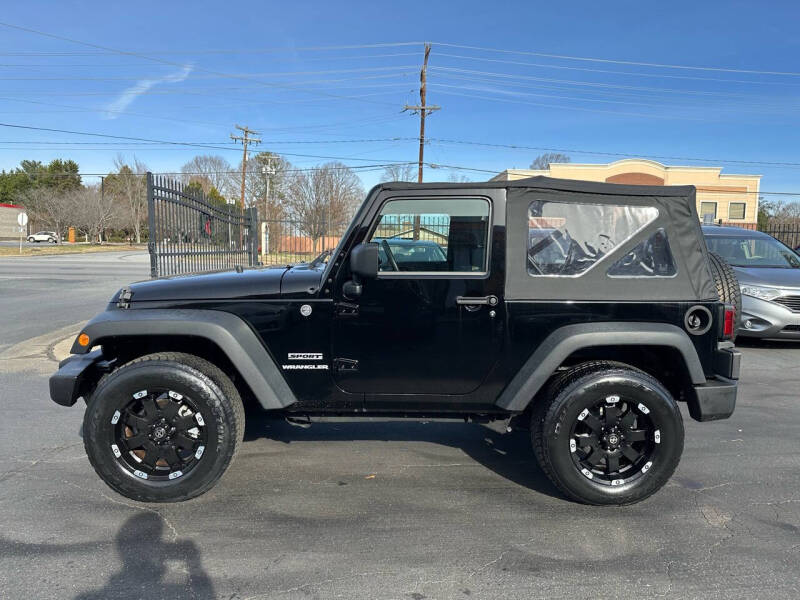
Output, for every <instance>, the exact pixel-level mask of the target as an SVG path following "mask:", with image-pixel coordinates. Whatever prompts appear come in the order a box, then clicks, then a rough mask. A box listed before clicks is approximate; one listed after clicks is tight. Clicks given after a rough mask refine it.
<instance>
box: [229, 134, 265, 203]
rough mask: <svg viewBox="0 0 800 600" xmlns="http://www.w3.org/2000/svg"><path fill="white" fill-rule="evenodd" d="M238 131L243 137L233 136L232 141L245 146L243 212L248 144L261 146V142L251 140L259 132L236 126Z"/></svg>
mask: <svg viewBox="0 0 800 600" xmlns="http://www.w3.org/2000/svg"><path fill="white" fill-rule="evenodd" d="M236 129H238V130H239V131H241V132H242V134H243V135H233V134H231V139H232V140H233V141H234V142H242V146H244V154H243V155H242V197H241V202H242V210H244V179H245V174H246V173H247V145H248V144H260V143H261V140H260V139H259V138H251V137H250V136H251V135H253V134H256V135H257V134H258V131H253V130H252V129H250V128H248V127H247V125H245V126H244V127H242V126H241V125H236Z"/></svg>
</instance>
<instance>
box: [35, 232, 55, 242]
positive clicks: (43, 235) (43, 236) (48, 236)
mask: <svg viewBox="0 0 800 600" xmlns="http://www.w3.org/2000/svg"><path fill="white" fill-rule="evenodd" d="M28 241H29V242H30V243H34V242H50V243H51V244H55V243H57V242H58V234H57V233H56V232H55V231H39V232H37V233H32V234H30V235H29V236H28Z"/></svg>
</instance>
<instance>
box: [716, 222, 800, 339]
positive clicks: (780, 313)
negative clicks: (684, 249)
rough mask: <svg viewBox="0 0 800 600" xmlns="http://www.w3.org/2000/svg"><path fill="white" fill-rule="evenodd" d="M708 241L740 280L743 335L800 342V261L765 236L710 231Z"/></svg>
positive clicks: (741, 231)
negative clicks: (799, 340)
mask: <svg viewBox="0 0 800 600" xmlns="http://www.w3.org/2000/svg"><path fill="white" fill-rule="evenodd" d="M703 235H704V236H705V240H706V245H707V246H708V249H709V250H710V251H712V252H714V253H716V254H719V255H720V256H722V257H723V258H724V259H725V260H726V261H728V263H730V264H731V266H733V268H734V270H735V271H736V276H737V278H738V279H739V285H740V287H741V290H742V314H741V315H740V326H739V335H742V336H748V337H758V338H777V339H781V338H782V339H795V340H797V339H800V255H798V254H797V253H796V252H795V251H794V250H792V249H791V248H789V247H788V246H786V245H785V244H783V243H781V242H780V241H778V240H776V239H775V238H774V237H772V236H769V235H767V234H766V233H762V232H760V231H750V230H747V229H740V228H739V227H718V226H713V225H711V226H704V227H703Z"/></svg>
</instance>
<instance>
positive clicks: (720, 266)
mask: <svg viewBox="0 0 800 600" xmlns="http://www.w3.org/2000/svg"><path fill="white" fill-rule="evenodd" d="M708 256H709V259H710V260H709V263H710V265H711V274H712V275H713V276H714V285H716V287H717V295H718V296H719V300H720V302H724V303H725V304H730V305H731V306H733V308H734V310H735V311H736V312H735V317H734V319H733V338H734V339H736V336H737V335H738V334H739V323H740V322H741V320H742V290H741V288H740V287H739V280H738V279H737V278H736V272H735V271H734V270H733V267H731V265H730V264H729V263H728V261H727V260H725V259H724V258H722V257H721V256H720V255H719V254H717V253H716V252H709V253H708Z"/></svg>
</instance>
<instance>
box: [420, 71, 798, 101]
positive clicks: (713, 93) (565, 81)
mask: <svg viewBox="0 0 800 600" xmlns="http://www.w3.org/2000/svg"><path fill="white" fill-rule="evenodd" d="M431 70H435V71H442V72H450V73H459V74H468V75H480V76H483V77H488V78H504V79H523V80H525V81H543V82H545V83H558V84H563V85H568V86H583V87H592V88H608V89H612V90H631V91H643V92H652V93H658V94H662V93H667V94H686V95H693V96H725V97H732V98H752V95H751V94H744V93H741V92H739V93H736V92H717V91H707V90H681V89H675V88H659V87H655V88H654V87H645V86H636V85H621V84H613V83H602V82H594V81H575V80H572V79H554V78H552V77H535V76H532V75H520V74H515V73H497V72H492V71H476V70H472V69H461V68H457V67H447V66H444V67H436V66H434V67H431ZM515 85H516V84H515ZM798 85H800V84H798Z"/></svg>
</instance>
